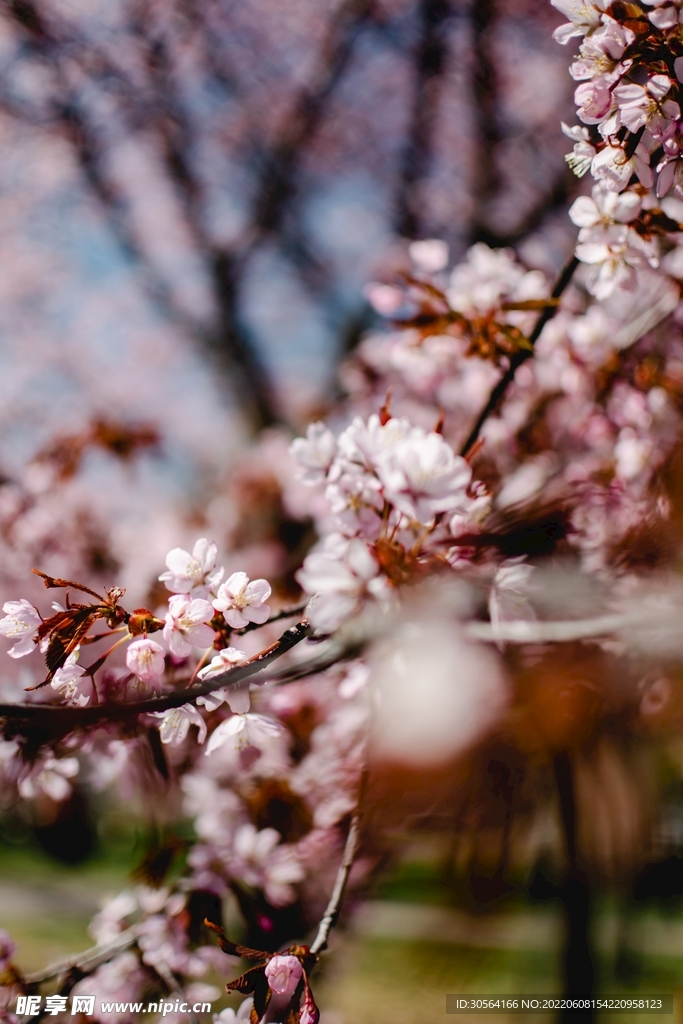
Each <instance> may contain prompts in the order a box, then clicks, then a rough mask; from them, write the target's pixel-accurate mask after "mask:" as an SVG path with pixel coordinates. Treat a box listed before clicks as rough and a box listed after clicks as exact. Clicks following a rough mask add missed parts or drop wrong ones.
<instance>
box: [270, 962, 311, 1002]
mask: <svg viewBox="0 0 683 1024" xmlns="http://www.w3.org/2000/svg"><path fill="white" fill-rule="evenodd" d="M302 974H303V968H302V966H301V961H300V960H299V959H298V958H297V957H295V956H281V955H277V956H274V957H272V959H271V960H269V961H268V963H267V964H266V978H267V979H268V984H269V985H270V987H271V988H272V990H273V992H277V994H278V995H280V996H291V995H293V994H294V990H295V989H296V987H297V985H298V984H299V980H300V978H301V975H302Z"/></svg>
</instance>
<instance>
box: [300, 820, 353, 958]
mask: <svg viewBox="0 0 683 1024" xmlns="http://www.w3.org/2000/svg"><path fill="white" fill-rule="evenodd" d="M359 835H360V814H359V813H358V811H356V813H355V814H354V816H353V818H352V819H351V827H350V828H349V834H348V836H347V837H346V845H345V846H344V856H343V857H342V862H341V864H340V865H339V870H338V871H337V877H336V878H335V880H334V888H333V890H332V895H331V896H330V902H329V903H328V904H327V908H326V910H325V913H324V914H323V917H322V920H321V922H320V924H319V925H318V934H317V935H316V937H315V939H314V940H313V944H312V945H311V953H323V952H324V951H325V950H326V949H327V940H328V938H329V936H330V932H331V931H332V929H333V928H334V926H335V924H336V923H337V919H338V917H339V912H340V910H341V905H342V900H343V898H344V892H345V890H346V883H347V882H348V880H349V875H350V873H351V868H352V867H353V862H354V860H355V857H356V851H357V850H358V838H359Z"/></svg>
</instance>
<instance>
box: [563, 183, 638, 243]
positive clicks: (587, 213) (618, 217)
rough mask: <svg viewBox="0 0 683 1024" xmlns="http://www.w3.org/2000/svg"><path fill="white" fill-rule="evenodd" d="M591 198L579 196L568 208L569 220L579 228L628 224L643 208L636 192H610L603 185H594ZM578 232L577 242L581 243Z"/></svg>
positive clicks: (581, 239)
mask: <svg viewBox="0 0 683 1024" xmlns="http://www.w3.org/2000/svg"><path fill="white" fill-rule="evenodd" d="M591 195H592V198H589V197H588V196H579V198H578V199H576V200H575V201H574V202H573V204H572V205H571V206H570V208H569V218H570V220H572V221H573V223H574V224H576V225H577V226H578V227H580V228H594V227H597V226H598V225H603V226H605V227H607V226H608V225H610V224H629V223H630V222H631V221H633V220H635V219H636V217H637V216H638V214H639V213H640V211H641V209H642V206H643V199H642V196H640V195H638V193H637V192H631V191H628V192H612V191H610V190H609V189H606V188H605V187H604V186H603V185H600V184H598V185H594V186H593V190H592V193H591ZM585 238H586V235H584V236H583V237H582V235H581V232H579V241H583V240H584V239H585Z"/></svg>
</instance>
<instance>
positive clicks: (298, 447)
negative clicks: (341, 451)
mask: <svg viewBox="0 0 683 1024" xmlns="http://www.w3.org/2000/svg"><path fill="white" fill-rule="evenodd" d="M336 451H337V442H336V440H335V437H334V434H333V433H332V431H331V430H330V429H329V428H328V427H326V426H325V424H324V423H310V424H309V425H308V429H307V430H306V437H297V438H296V439H295V440H294V441H292V443H291V445H290V446H289V453H290V455H291V456H292V458H293V459H294V461H295V462H296V463H297V465H298V466H299V473H298V474H297V475H298V478H299V479H300V480H303V482H304V483H306V484H317V483H319V482H320V481H321V480H324V479H325V477H326V476H327V471H328V470H329V468H330V466H331V465H332V460H333V459H334V456H335V454H336Z"/></svg>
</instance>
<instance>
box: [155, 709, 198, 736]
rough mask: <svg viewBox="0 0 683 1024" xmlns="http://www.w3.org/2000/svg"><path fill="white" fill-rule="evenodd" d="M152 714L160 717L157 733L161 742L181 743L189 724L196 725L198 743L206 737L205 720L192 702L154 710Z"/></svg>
mask: <svg viewBox="0 0 683 1024" xmlns="http://www.w3.org/2000/svg"><path fill="white" fill-rule="evenodd" d="M152 714H153V715H154V717H155V718H160V719H161V725H160V726H159V735H160V737H161V742H162V743H170V744H173V745H174V746H177V745H178V744H180V743H182V742H183V740H184V739H185V737H186V736H187V734H188V732H189V730H190V726H191V725H196V726H197V729H198V730H199V735H198V737H197V739H198V742H199V743H203V742H204V740H205V739H206V722H205V721H204V719H203V718H202V716H201V715H200V714H199V712H198V711H197V709H196V707H195V706H194V705H193V704H183V705H182V707H179V708H170V709H169V710H168V711H154V712H152Z"/></svg>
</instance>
